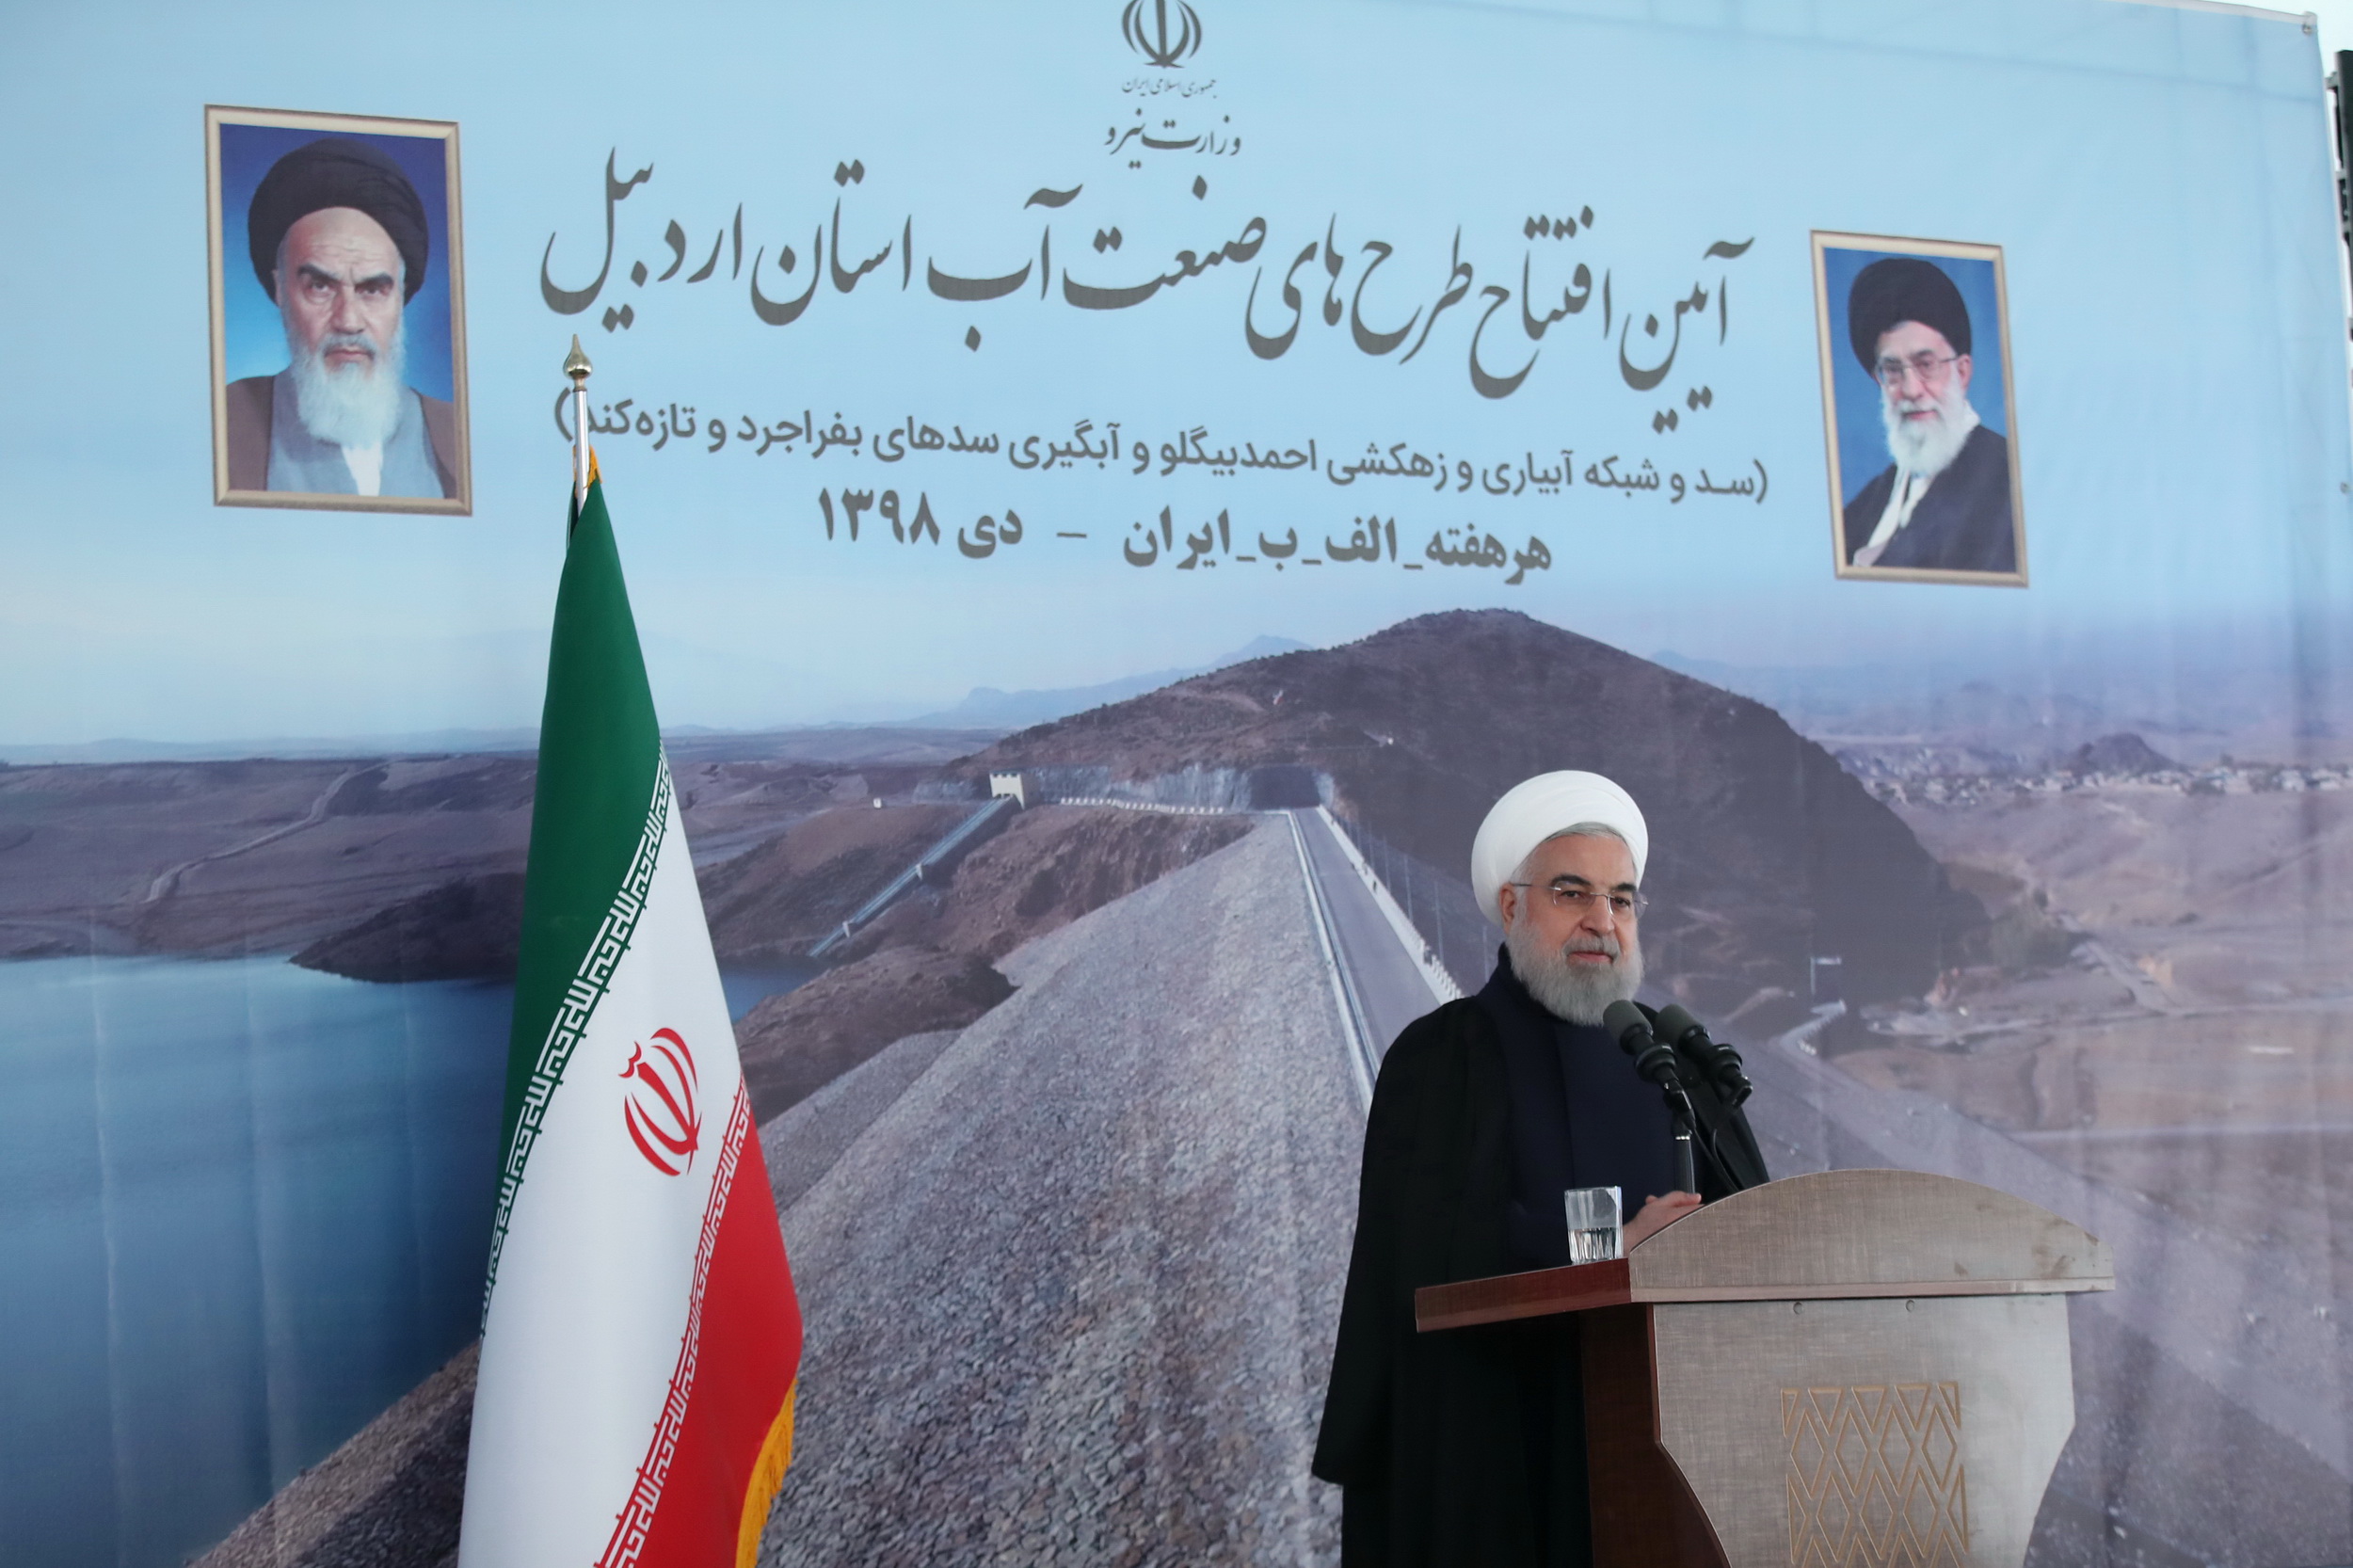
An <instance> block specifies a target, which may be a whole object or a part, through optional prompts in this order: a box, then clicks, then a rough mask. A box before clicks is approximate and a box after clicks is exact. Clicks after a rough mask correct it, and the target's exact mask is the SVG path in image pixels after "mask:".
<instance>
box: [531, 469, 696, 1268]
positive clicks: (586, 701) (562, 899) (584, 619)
mask: <svg viewBox="0 0 2353 1568" xmlns="http://www.w3.org/2000/svg"><path fill="white" fill-rule="evenodd" d="M667 783H668V779H667V776H666V770H664V767H663V765H662V736H661V731H660V729H659V728H658V727H657V726H656V724H655V722H654V712H653V693H652V690H651V688H650V687H648V685H647V682H646V662H645V658H644V656H643V654H642V653H641V652H640V651H639V649H638V646H637V624H636V622H635V620H634V619H633V618H632V616H631V615H630V612H629V590H628V588H627V586H626V585H625V584H623V583H622V581H621V560H620V554H619V552H618V551H617V550H616V547H615V545H614V540H613V523H612V519H611V518H610V517H609V516H608V515H607V513H606V511H605V504H604V487H603V485H602V484H601V483H598V484H591V485H590V486H589V487H588V499H587V502H586V504H584V505H583V506H582V507H581V508H580V511H579V514H578V516H577V517H576V518H575V519H574V520H573V524H572V531H571V543H570V546H569V548H568V550H567V552H566V553H565V556H564V576H563V580H562V582H561V584H559V585H558V587H557V589H556V595H555V631H554V635H553V637H552V641H551V644H550V647H549V650H548V696H547V706H546V708H545V709H544V711H543V712H542V713H541V715H540V719H539V775H538V781H537V784H536V791H535V793H534V796H533V800H532V810H531V860H530V868H529V873H528V876H527V878H526V880H525V884H524V890H523V931H522V952H521V956H520V962H519V964H518V966H517V969H516V975H515V1018H514V1024H513V1027H512V1030H511V1032H509V1034H508V1037H507V1060H506V1114H505V1118H504V1124H503V1129H502V1133H501V1136H500V1139H499V1151H500V1175H501V1184H500V1185H501V1192H500V1202H499V1212H500V1220H499V1225H498V1229H499V1230H500V1231H501V1232H502V1233H503V1232H504V1228H505V1223H504V1222H505V1216H506V1213H507V1211H508V1210H509V1208H511V1207H512V1202H513V1195H514V1194H513V1187H514V1186H515V1185H516V1184H517V1183H518V1182H519V1181H520V1176H521V1174H522V1173H521V1170H520V1167H515V1168H510V1166H513V1165H514V1162H515V1160H516V1157H517V1155H518V1153H519V1152H520V1151H519V1149H518V1137H519V1134H520V1131H521V1130H522V1128H521V1123H522V1116H523V1108H524V1105H525V1102H526V1099H527V1098H528V1097H530V1091H531V1089H532V1080H533V1079H534V1077H535V1075H537V1074H538V1072H539V1069H540V1067H541V1066H542V1064H541V1062H540V1056H541V1054H542V1052H543V1050H544V1049H545V1048H547V1047H548V1046H549V1045H550V1035H551V1032H552V1031H553V1030H554V1026H555V1023H556V1021H557V1016H558V1014H559V1012H560V1011H561V1010H562V1009H563V1008H564V1007H565V1004H566V1003H565V996H566V992H567V991H568V989H570V988H572V987H573V985H574V983H575V981H576V980H577V981H584V980H585V978H586V976H585V974H584V970H586V969H588V968H591V967H592V966H590V964H589V960H590V959H591V957H592V956H593V955H592V953H591V949H592V947H594V946H595V945H596V944H597V942H598V939H599V933H600V931H605V930H606V928H607V926H608V922H609V921H612V919H613V917H615V916H616V914H624V913H625V916H626V918H625V919H622V920H617V921H614V922H613V923H614V924H615V926H616V933H608V941H610V940H611V937H612V936H613V935H615V934H617V935H618V936H620V938H621V940H622V942H623V944H624V945H625V943H626V936H627V932H628V929H629V928H630V927H632V926H633V925H634V923H635V920H634V917H635V900H634V899H633V898H631V897H628V896H627V889H628V888H629V884H630V883H631V881H632V871H634V872H637V875H638V877H639V878H640V879H642V877H643V876H645V875H648V874H649V873H650V869H651V853H652V849H653V847H654V845H656V844H658V843H659V842H660V835H661V831H662V815H663V814H664V813H663V812H662V811H658V810H657V809H656V808H666V807H667V805H668V798H667V797H668V790H667V789H666V785H667ZM649 834H650V835H651V837H650V840H649V839H648V835H649ZM639 860H642V861H643V862H644V864H643V866H638V867H633V866H632V862H633V861H639ZM643 890H644V889H643V886H642V880H641V885H640V886H639V887H638V888H637V889H636V892H637V894H638V895H640V896H642V893H643ZM616 902H617V903H618V904H622V905H623V906H624V908H623V909H621V910H616ZM609 969H610V966H609V965H606V966H604V967H603V972H609ZM594 989H595V990H596V991H597V992H601V990H602V984H601V981H599V982H598V983H597V984H595V985H594ZM581 1000H587V999H585V998H583V999H581ZM550 1065H552V1066H554V1067H555V1068H556V1070H558V1071H560V1063H559V1064H550ZM549 1088H552V1084H550V1085H543V1086H542V1087H541V1089H540V1094H541V1095H542V1096H544V1095H545V1093H546V1092H547V1090H548V1089H549ZM491 1267H492V1272H493V1273H495V1272H496V1268H497V1246H496V1242H495V1240H494V1241H493V1244H492V1263H491Z"/></svg>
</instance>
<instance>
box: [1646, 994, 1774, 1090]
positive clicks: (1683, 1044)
mask: <svg viewBox="0 0 2353 1568" xmlns="http://www.w3.org/2000/svg"><path fill="white" fill-rule="evenodd" d="M1658 1032H1659V1033H1660V1034H1662V1035H1664V1036H1665V1037H1666V1039H1667V1041H1668V1042H1669V1043H1670V1044H1671V1045H1673V1047H1674V1048H1676V1049H1677V1050H1680V1051H1682V1052H1683V1053H1684V1054H1685V1055H1687V1056H1689V1057H1690V1058H1691V1060H1692V1061H1693V1062H1695V1063H1697V1064H1699V1068H1700V1071H1702V1072H1703V1073H1705V1074H1706V1075H1707V1077H1708V1078H1709V1079H1710V1080H1713V1081H1714V1083H1715V1085H1716V1087H1717V1088H1718V1089H1720V1090H1721V1091H1722V1092H1723V1096H1724V1098H1725V1100H1726V1101H1727V1102H1729V1103H1730V1104H1733V1105H1736V1106H1737V1105H1740V1104H1743V1103H1745V1102H1746V1101H1747V1099H1748V1097H1749V1096H1751V1095H1752V1094H1754V1093H1755V1092H1756V1085H1755V1084H1753V1083H1751V1082H1750V1081H1749V1075H1748V1074H1747V1073H1746V1072H1745V1071H1743V1070H1742V1068H1741V1064H1740V1053H1739V1052H1738V1051H1737V1050H1734V1049H1733V1048H1731V1047H1730V1046H1727V1045H1722V1044H1720V1043H1719V1042H1717V1041H1715V1040H1713V1039H1710V1038H1709V1037H1708V1033H1707V1028H1706V1026H1705V1024H1702V1023H1701V1022H1700V1021H1699V1020H1698V1019H1697V1018H1695V1017H1693V1016H1691V1015H1690V1014H1689V1013H1687V1012H1685V1011H1684V1010H1683V1009H1682V1008H1680V1007H1662V1008H1660V1009H1659V1010H1658Z"/></svg>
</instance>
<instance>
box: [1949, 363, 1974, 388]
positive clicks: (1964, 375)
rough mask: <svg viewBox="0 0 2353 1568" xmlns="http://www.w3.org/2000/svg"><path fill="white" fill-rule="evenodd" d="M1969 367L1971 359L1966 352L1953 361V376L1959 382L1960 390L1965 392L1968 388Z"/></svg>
mask: <svg viewBox="0 0 2353 1568" xmlns="http://www.w3.org/2000/svg"><path fill="white" fill-rule="evenodd" d="M1970 369H1971V361H1970V359H1969V356H1968V355H1966V354H1963V355H1961V357H1960V358H1959V359H1957V360H1954V361H1953V376H1954V378H1955V379H1956V380H1958V381H1959V382H1960V383H1961V391H1962V392H1967V391H1968V390H1969V371H1970Z"/></svg>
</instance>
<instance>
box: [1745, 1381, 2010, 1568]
mask: <svg viewBox="0 0 2353 1568" xmlns="http://www.w3.org/2000/svg"><path fill="white" fill-rule="evenodd" d="M1781 1430H1782V1435H1783V1436H1784V1437H1785V1439H1786V1440H1787V1443H1788V1453H1789V1563H1790V1568H1964V1565H1965V1564H1966V1563H1967V1562H1968V1560H1969V1494H1968V1485H1967V1478H1966V1477H1965V1475H1964V1474H1963V1466H1962V1464H1961V1384H1958V1383H1903V1384H1879V1385H1871V1384H1863V1385H1858V1386H1854V1387H1848V1388H1785V1389H1783V1390H1782V1391H1781Z"/></svg>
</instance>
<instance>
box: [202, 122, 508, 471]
mask: <svg viewBox="0 0 2353 1568" xmlns="http://www.w3.org/2000/svg"><path fill="white" fill-rule="evenodd" d="M204 165H205V196H206V203H205V205H206V213H207V216H208V228H209V231H210V232H209V235H208V239H209V244H210V260H211V271H212V311H213V324H212V325H213V381H212V392H213V500H214V503H215V504H218V505H223V506H303V507H333V508H341V509H344V510H348V511H364V512H443V513H452V514H456V515H459V516H464V515H469V514H471V513H472V510H473V474H472V454H471V452H470V450H469V444H468V435H467V420H466V303H465V301H466V290H465V249H464V245H463V241H462V237H461V235H460V232H459V225H458V200H457V127H456V124H454V123H451V122H447V121H441V120H379V119H369V118H363V117H360V116H357V115H337V114H304V113H295V112H290V111H283V110H274V109H234V108H223V107H219V106H217V105H215V106H212V107H208V108H206V109H205V111H204Z"/></svg>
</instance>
